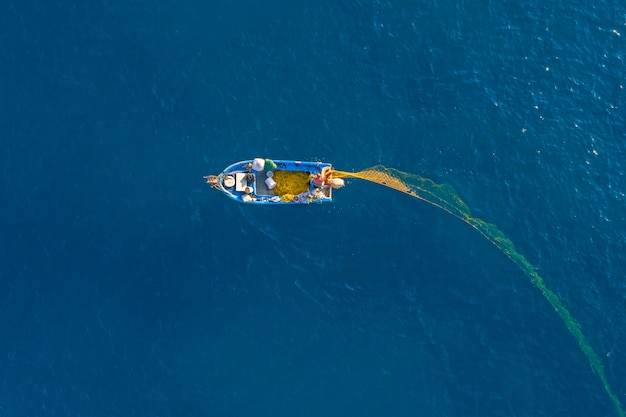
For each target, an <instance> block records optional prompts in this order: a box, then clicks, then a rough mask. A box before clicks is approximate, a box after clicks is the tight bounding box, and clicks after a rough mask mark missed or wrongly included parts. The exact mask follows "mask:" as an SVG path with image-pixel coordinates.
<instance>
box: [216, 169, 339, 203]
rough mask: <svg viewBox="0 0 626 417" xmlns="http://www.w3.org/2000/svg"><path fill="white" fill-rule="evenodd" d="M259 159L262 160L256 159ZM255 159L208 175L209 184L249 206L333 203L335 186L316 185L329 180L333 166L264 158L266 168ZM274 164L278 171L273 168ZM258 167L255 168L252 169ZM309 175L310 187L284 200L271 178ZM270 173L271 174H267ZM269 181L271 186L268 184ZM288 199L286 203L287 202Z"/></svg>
mask: <svg viewBox="0 0 626 417" xmlns="http://www.w3.org/2000/svg"><path fill="white" fill-rule="evenodd" d="M257 159H258V160H261V159H259V158H257ZM257 159H255V160H246V161H239V162H235V163H234V164H231V165H229V166H228V167H226V168H225V169H224V170H223V171H222V172H221V173H220V174H218V175H207V176H205V177H204V178H205V179H206V182H207V184H210V185H211V186H212V187H213V188H216V189H218V190H220V191H222V192H223V193H224V194H226V195H227V196H228V197H229V198H231V199H233V200H235V201H237V202H239V203H246V204H266V205H286V204H290V205H293V204H298V205H302V204H310V203H317V204H321V203H328V202H331V201H332V194H333V187H331V185H330V184H326V183H324V182H322V183H321V184H320V183H319V182H317V183H316V181H314V178H316V176H317V178H319V177H322V178H323V177H328V176H329V174H330V172H332V165H331V164H329V163H325V162H314V161H297V160H286V159H274V160H270V159H265V160H262V161H265V162H266V163H265V166H262V169H259V166H254V167H253V165H254V164H255V163H256V162H257ZM274 165H275V168H274ZM253 168H256V169H253ZM275 170H276V171H290V172H307V173H308V174H309V176H310V177H309V188H308V190H306V191H305V192H302V193H300V194H296V195H293V198H292V199H285V198H283V196H281V195H276V193H275V192H274V191H273V189H274V188H275V185H276V184H275V181H273V180H268V178H272V175H273V172H274V171H275ZM268 173H269V174H268ZM268 182H269V184H268ZM286 200H287V201H286Z"/></svg>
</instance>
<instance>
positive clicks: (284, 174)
mask: <svg viewBox="0 0 626 417" xmlns="http://www.w3.org/2000/svg"><path fill="white" fill-rule="evenodd" d="M273 178H274V181H276V187H274V192H275V193H276V195H291V196H293V195H296V194H300V193H304V192H307V191H309V179H310V174H309V173H308V172H304V171H274V177H273Z"/></svg>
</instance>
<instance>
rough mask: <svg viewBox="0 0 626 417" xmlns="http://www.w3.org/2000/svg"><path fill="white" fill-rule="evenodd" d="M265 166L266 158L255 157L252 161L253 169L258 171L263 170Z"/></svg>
mask: <svg viewBox="0 0 626 417" xmlns="http://www.w3.org/2000/svg"><path fill="white" fill-rule="evenodd" d="M263 168H265V159H263V158H254V161H252V169H253V170H255V171H257V172H258V171H263Z"/></svg>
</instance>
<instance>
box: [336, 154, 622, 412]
mask: <svg viewBox="0 0 626 417" xmlns="http://www.w3.org/2000/svg"><path fill="white" fill-rule="evenodd" d="M331 175H332V177H334V178H360V179H363V180H366V181H371V182H375V183H377V184H380V185H384V186H385V187H389V188H393V189H395V190H398V191H401V192H403V193H405V194H408V195H410V196H412V197H415V198H418V199H420V200H423V201H426V202H427V203H430V204H432V205H434V206H436V207H439V208H441V209H443V210H445V211H447V212H448V213H450V214H452V215H453V216H454V217H457V218H458V219H460V220H462V221H463V222H465V223H467V224H468V225H470V226H471V227H473V228H474V229H476V230H477V231H478V232H479V233H480V234H482V235H483V236H484V237H485V238H487V240H489V241H490V242H491V243H493V244H494V245H495V246H496V247H497V248H498V249H500V250H501V251H502V252H503V253H504V254H505V255H506V256H507V257H509V259H511V260H512V261H513V262H514V263H515V264H516V265H517V266H518V267H519V268H520V269H521V270H522V271H523V272H524V274H525V275H526V276H527V277H528V278H529V279H530V281H531V282H532V283H533V284H534V285H535V286H536V287H537V288H538V289H539V291H541V293H542V294H543V296H544V297H545V298H546V299H547V300H548V302H549V303H550V305H551V306H552V307H553V308H554V310H555V311H556V313H557V314H558V315H559V316H560V317H561V319H562V320H563V322H564V323H565V326H566V327H567V329H568V330H569V331H570V333H571V334H572V335H573V336H574V338H575V339H576V340H577V341H578V345H579V346H580V349H581V350H582V351H583V353H584V354H585V356H586V357H587V359H588V360H589V364H590V365H591V368H592V369H593V370H594V371H595V373H596V374H597V375H598V377H599V378H600V380H601V381H602V384H603V385H604V389H605V391H606V393H607V394H608V396H609V398H610V399H611V401H612V402H613V404H614V405H615V407H616V409H617V413H618V414H619V415H620V416H622V417H624V416H625V414H624V410H623V409H622V405H621V402H620V400H619V398H618V396H617V395H615V393H614V392H613V390H612V389H611V386H610V384H609V381H608V379H607V376H606V374H605V372H604V366H603V364H602V360H601V359H600V356H598V354H597V353H596V352H595V351H594V350H593V347H592V346H591V344H590V343H589V341H588V340H587V338H586V337H585V335H584V334H583V332H582V329H581V327H580V325H579V324H578V322H577V321H576V320H575V319H574V317H573V316H572V315H571V313H570V312H569V310H568V309H567V307H565V304H563V301H562V300H561V298H560V297H559V296H558V295H557V294H556V293H554V292H553V291H552V290H551V289H550V288H548V286H547V285H546V283H545V282H544V280H543V278H542V277H541V276H540V275H539V274H538V273H537V271H536V269H535V268H534V267H533V266H532V265H531V264H530V262H528V260H526V258H525V257H524V255H522V254H521V253H519V252H518V251H517V249H516V248H515V246H514V245H513V242H511V240H510V239H509V238H508V237H507V236H506V235H505V234H504V233H502V232H501V231H500V229H498V228H497V227H496V226H495V225H494V224H491V223H487V222H485V221H483V220H481V219H479V218H476V217H472V214H471V212H470V209H469V207H468V206H467V204H465V203H464V202H463V200H461V198H460V197H459V195H458V194H457V193H456V191H455V190H454V188H452V187H451V186H450V185H448V184H436V183H435V182H434V181H432V180H430V179H428V178H422V177H420V176H419V175H415V174H409V173H407V172H403V171H399V170H397V169H393V168H387V167H384V166H381V165H377V166H374V167H371V168H367V169H364V170H363V171H360V172H345V171H336V170H333V171H332V174H331Z"/></svg>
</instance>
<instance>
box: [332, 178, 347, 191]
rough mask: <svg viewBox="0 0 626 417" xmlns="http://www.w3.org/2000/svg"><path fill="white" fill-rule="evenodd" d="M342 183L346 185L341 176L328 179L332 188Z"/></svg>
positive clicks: (340, 185) (338, 186) (339, 186)
mask: <svg viewBox="0 0 626 417" xmlns="http://www.w3.org/2000/svg"><path fill="white" fill-rule="evenodd" d="M344 185H346V182H345V181H344V180H343V178H331V180H330V186H331V187H333V188H334V189H337V188H341V187H343V186H344Z"/></svg>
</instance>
